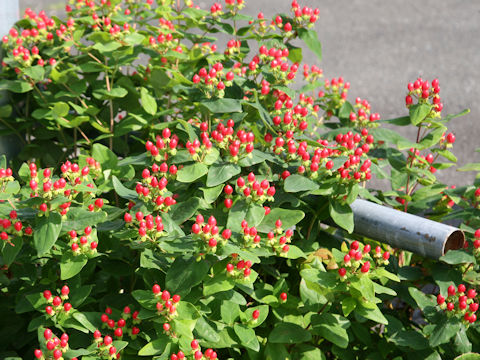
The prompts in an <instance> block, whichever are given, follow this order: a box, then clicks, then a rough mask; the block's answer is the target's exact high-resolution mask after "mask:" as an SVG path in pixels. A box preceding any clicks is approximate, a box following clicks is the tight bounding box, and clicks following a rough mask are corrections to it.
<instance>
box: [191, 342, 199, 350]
mask: <svg viewBox="0 0 480 360" xmlns="http://www.w3.org/2000/svg"><path fill="white" fill-rule="evenodd" d="M190 346H191V347H192V349H193V350H196V349H198V341H197V340H192V342H191V343H190Z"/></svg>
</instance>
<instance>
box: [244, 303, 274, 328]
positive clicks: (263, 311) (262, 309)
mask: <svg viewBox="0 0 480 360" xmlns="http://www.w3.org/2000/svg"><path fill="white" fill-rule="evenodd" d="M268 309H269V308H268V305H260V306H252V307H249V308H248V309H247V310H245V313H244V314H243V315H244V316H243V317H244V319H245V320H246V321H250V320H251V319H252V314H253V312H254V311H255V310H258V311H259V313H260V316H259V317H258V319H257V320H256V321H255V322H250V323H249V324H248V326H249V327H251V328H255V327H257V326H260V325H262V324H263V322H264V321H265V320H266V319H267V316H268Z"/></svg>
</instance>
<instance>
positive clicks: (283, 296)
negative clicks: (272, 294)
mask: <svg viewBox="0 0 480 360" xmlns="http://www.w3.org/2000/svg"><path fill="white" fill-rule="evenodd" d="M280 300H282V301H287V293H285V292H282V293H281V294H280Z"/></svg>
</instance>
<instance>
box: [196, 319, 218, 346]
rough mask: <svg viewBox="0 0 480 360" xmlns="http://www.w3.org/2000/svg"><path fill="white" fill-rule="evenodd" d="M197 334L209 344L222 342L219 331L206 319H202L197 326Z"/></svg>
mask: <svg viewBox="0 0 480 360" xmlns="http://www.w3.org/2000/svg"><path fill="white" fill-rule="evenodd" d="M195 332H196V333H197V334H198V336H199V337H200V338H202V339H205V340H206V341H208V342H209V343H217V342H218V341H220V336H219V335H218V331H217V330H216V329H214V328H213V326H212V325H210V324H209V322H208V321H207V320H205V318H203V317H201V318H200V319H198V321H197V322H196V324H195Z"/></svg>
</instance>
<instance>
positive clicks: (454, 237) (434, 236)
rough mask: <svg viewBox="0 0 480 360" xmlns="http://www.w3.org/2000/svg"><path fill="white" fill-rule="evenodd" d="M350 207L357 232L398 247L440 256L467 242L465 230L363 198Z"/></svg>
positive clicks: (436, 256)
mask: <svg viewBox="0 0 480 360" xmlns="http://www.w3.org/2000/svg"><path fill="white" fill-rule="evenodd" d="M350 206H351V208H352V210H353V216H354V217H353V218H354V224H355V227H354V230H353V232H354V233H355V234H358V235H363V236H366V237H368V238H371V239H374V240H377V241H380V242H385V243H387V244H390V245H391V246H393V247H395V248H400V249H404V250H408V251H411V252H413V253H416V254H419V255H422V256H426V257H429V258H433V259H438V258H439V257H440V256H442V255H444V254H445V253H446V252H447V251H448V250H458V249H461V248H462V247H463V244H464V242H465V234H464V233H463V231H461V230H460V229H458V228H456V227H453V226H450V225H445V224H442V223H438V222H436V221H432V220H429V219H425V218H423V217H420V216H416V215H412V214H408V213H405V212H402V211H398V210H395V209H392V208H388V207H385V206H381V205H378V204H375V203H373V202H370V201H366V200H361V199H357V200H355V201H354V202H353V203H352V204H351V205H350Z"/></svg>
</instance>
